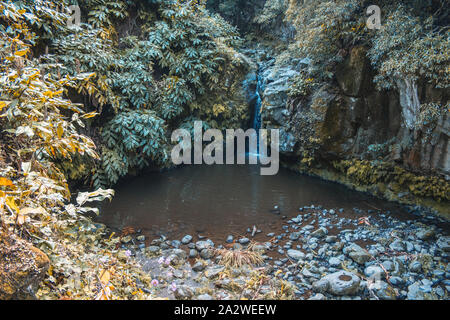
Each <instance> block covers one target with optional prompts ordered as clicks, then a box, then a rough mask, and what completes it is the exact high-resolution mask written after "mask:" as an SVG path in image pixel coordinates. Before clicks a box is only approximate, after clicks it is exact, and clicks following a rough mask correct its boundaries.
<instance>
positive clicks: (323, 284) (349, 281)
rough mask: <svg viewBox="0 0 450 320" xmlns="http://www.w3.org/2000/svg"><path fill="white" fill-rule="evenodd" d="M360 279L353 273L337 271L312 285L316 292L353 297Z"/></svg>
mask: <svg viewBox="0 0 450 320" xmlns="http://www.w3.org/2000/svg"><path fill="white" fill-rule="evenodd" d="M359 283H360V279H359V277H358V276H357V275H355V274H354V273H351V272H348V271H338V272H335V273H332V274H329V275H327V276H325V277H323V278H322V279H320V280H319V281H317V282H315V283H314V284H313V290H314V291H316V292H320V293H324V292H328V293H331V294H334V295H340V296H344V295H348V296H352V295H355V294H356V293H357V291H358V288H359Z"/></svg>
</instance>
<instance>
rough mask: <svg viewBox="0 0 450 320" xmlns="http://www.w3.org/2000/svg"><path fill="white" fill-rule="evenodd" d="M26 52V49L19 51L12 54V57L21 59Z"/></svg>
mask: <svg viewBox="0 0 450 320" xmlns="http://www.w3.org/2000/svg"><path fill="white" fill-rule="evenodd" d="M27 52H28V49H24V50H19V51H16V52H15V53H14V55H15V56H16V57H22V56H24V55H26V54H27Z"/></svg>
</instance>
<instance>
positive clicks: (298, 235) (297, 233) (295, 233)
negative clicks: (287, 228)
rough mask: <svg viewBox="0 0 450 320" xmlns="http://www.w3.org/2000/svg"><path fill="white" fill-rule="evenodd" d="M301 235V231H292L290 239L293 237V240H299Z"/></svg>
mask: <svg viewBox="0 0 450 320" xmlns="http://www.w3.org/2000/svg"><path fill="white" fill-rule="evenodd" d="M300 237H301V233H300V232H292V233H291V235H290V236H289V239H291V240H292V241H295V240H298V239H300Z"/></svg>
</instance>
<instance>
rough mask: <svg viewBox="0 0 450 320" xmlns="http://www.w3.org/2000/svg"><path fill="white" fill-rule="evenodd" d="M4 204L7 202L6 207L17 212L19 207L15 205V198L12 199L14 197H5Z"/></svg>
mask: <svg viewBox="0 0 450 320" xmlns="http://www.w3.org/2000/svg"><path fill="white" fill-rule="evenodd" d="M6 204H7V205H8V207H10V208H11V209H14V211H16V213H18V212H19V207H17V205H16V199H14V197H6Z"/></svg>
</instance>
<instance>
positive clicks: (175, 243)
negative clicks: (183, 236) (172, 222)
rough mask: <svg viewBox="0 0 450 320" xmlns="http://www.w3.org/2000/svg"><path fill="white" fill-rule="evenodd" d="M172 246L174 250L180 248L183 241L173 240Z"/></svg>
mask: <svg viewBox="0 0 450 320" xmlns="http://www.w3.org/2000/svg"><path fill="white" fill-rule="evenodd" d="M170 245H171V246H172V247H174V248H179V247H180V246H181V241H178V240H173V241H172V242H171V243H170Z"/></svg>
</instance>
